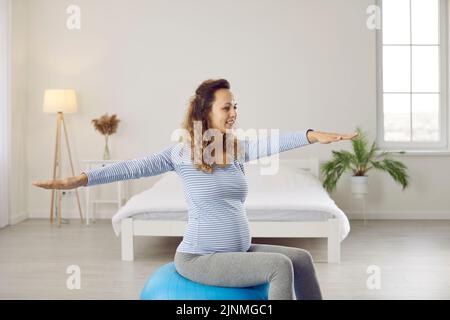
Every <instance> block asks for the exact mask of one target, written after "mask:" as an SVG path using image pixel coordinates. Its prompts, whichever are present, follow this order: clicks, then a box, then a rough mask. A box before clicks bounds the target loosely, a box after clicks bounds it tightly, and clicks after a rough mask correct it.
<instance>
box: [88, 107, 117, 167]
mask: <svg viewBox="0 0 450 320" xmlns="http://www.w3.org/2000/svg"><path fill="white" fill-rule="evenodd" d="M119 122H120V120H119V119H118V118H117V115H115V114H113V115H112V116H110V117H109V116H108V114H105V115H103V116H101V117H100V118H99V119H92V120H91V123H92V124H93V125H94V128H95V130H97V131H99V132H100V133H101V134H102V135H103V136H104V137H105V149H104V151H103V160H110V159H111V157H110V154H109V146H108V140H109V136H110V135H112V134H114V133H116V131H117V127H118V126H119Z"/></svg>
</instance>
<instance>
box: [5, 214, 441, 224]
mask: <svg viewBox="0 0 450 320" xmlns="http://www.w3.org/2000/svg"><path fill="white" fill-rule="evenodd" d="M116 212H117V211H114V212H113V211H111V212H98V213H96V215H95V218H96V219H111V218H112V217H113V216H114V214H116ZM345 214H346V215H347V217H348V219H349V220H362V219H364V215H363V213H362V212H359V211H352V212H345ZM366 215H367V219H368V220H450V211H429V212H424V211H396V212H383V211H381V212H380V211H378V212H367V213H366ZM24 216H25V218H24V219H23V220H25V219H26V218H30V219H49V218H50V213H49V212H48V211H45V212H44V211H31V212H29V213H28V216H26V215H24ZM62 217H63V218H64V219H79V218H80V214H79V212H78V211H65V212H63V214H62ZM83 217H84V218H86V214H85V213H84V212H83ZM21 219H22V216H20V217H16V219H15V220H18V221H19V222H20V221H23V220H21ZM11 223H12V222H11Z"/></svg>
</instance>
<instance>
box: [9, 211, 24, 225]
mask: <svg viewBox="0 0 450 320" xmlns="http://www.w3.org/2000/svg"><path fill="white" fill-rule="evenodd" d="M27 219H28V215H27V214H26V213H23V212H22V213H20V214H17V215H14V216H12V217H10V218H9V224H10V225H12V226H13V225H15V224H18V223H20V222H22V221H25V220H27Z"/></svg>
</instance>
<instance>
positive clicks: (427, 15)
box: [377, 0, 448, 150]
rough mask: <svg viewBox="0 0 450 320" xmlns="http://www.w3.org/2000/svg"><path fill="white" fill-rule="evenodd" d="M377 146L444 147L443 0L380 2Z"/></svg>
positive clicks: (446, 139) (424, 148) (397, 147)
mask: <svg viewBox="0 0 450 320" xmlns="http://www.w3.org/2000/svg"><path fill="white" fill-rule="evenodd" d="M379 4H380V5H381V29H380V30H379V32H378V35H377V50H378V52H377V56H378V66H377V68H378V139H379V141H378V144H379V146H380V147H382V148H383V149H388V150H389V149H390V150H400V149H402V150H445V149H446V148H447V141H448V134H447V114H448V107H447V88H446V83H447V81H446V77H447V71H446V68H447V59H446V54H447V50H446V43H447V41H446V22H447V18H446V9H445V8H446V1H445V0H382V1H381V0H380V3H379Z"/></svg>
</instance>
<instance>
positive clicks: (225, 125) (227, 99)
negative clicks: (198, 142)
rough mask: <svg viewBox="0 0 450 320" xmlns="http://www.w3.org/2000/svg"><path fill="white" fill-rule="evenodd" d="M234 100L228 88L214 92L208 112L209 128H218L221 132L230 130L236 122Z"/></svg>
mask: <svg viewBox="0 0 450 320" xmlns="http://www.w3.org/2000/svg"><path fill="white" fill-rule="evenodd" d="M236 105H237V104H236V102H235V101H234V97H233V94H232V93H231V91H230V90H228V89H219V90H217V91H216V92H215V93H214V103H213V105H212V108H211V112H210V113H209V126H210V128H214V129H218V130H220V131H221V132H222V133H225V132H226V129H228V130H231V129H232V128H233V126H234V123H235V122H236V117H237V112H236V109H237V107H236Z"/></svg>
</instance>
